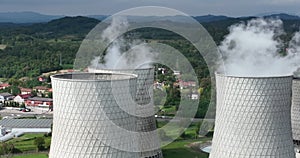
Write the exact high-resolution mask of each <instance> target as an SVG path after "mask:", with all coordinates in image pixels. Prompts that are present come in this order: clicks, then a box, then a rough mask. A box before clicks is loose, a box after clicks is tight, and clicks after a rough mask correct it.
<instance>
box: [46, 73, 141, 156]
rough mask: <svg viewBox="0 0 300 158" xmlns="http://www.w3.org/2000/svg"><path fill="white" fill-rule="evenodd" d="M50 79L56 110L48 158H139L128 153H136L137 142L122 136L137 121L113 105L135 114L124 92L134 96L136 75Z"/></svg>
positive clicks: (63, 75)
mask: <svg viewBox="0 0 300 158" xmlns="http://www.w3.org/2000/svg"><path fill="white" fill-rule="evenodd" d="M51 79H52V88H53V100H54V103H55V105H56V106H54V114H53V116H54V118H53V122H54V123H53V132H52V141H51V148H50V153H49V157H50V158H61V157H72V158H82V157H101V158H139V155H138V153H136V152H130V150H137V149H136V148H137V147H138V145H139V144H138V141H137V138H135V137H132V136H131V135H130V134H128V135H127V134H126V132H124V131H130V130H131V129H135V128H136V118H135V117H133V116H131V115H129V114H128V113H127V112H124V111H123V109H121V108H120V107H119V105H118V103H117V101H116V98H117V99H118V100H119V101H122V103H123V105H127V106H123V108H126V110H127V111H128V112H132V113H134V112H135V110H136V109H135V108H134V107H133V106H131V105H130V104H129V99H128V91H126V89H127V88H129V89H130V92H129V93H130V94H129V95H131V96H134V95H135V94H136V82H137V81H136V75H133V74H116V73H114V74H112V73H96V74H94V73H74V74H60V75H54V76H52V77H51ZM128 83H129V85H128ZM112 85H113V86H112ZM128 86H129V87H128ZM112 87H114V88H117V93H113V92H112ZM127 103H128V104H127ZM57 107H59V108H57Z"/></svg>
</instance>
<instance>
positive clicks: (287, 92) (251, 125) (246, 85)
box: [209, 74, 295, 158]
mask: <svg viewBox="0 0 300 158" xmlns="http://www.w3.org/2000/svg"><path fill="white" fill-rule="evenodd" d="M216 86H217V107H216V108H217V109H216V122H215V132H214V137H213V141H212V150H211V153H210V156H209V157H210V158H295V153H294V146H293V141H292V131H291V93H292V90H291V88H292V76H282V77H235V76H225V75H222V74H216Z"/></svg>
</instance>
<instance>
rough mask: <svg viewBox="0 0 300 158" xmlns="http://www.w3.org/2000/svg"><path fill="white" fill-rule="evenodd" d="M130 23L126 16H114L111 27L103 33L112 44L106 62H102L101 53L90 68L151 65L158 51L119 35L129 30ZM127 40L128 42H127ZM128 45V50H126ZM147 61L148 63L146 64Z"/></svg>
mask: <svg viewBox="0 0 300 158" xmlns="http://www.w3.org/2000/svg"><path fill="white" fill-rule="evenodd" d="M128 27H129V23H128V22H127V20H126V18H124V17H114V18H112V22H111V24H110V26H109V27H107V28H106V29H105V30H104V31H103V33H102V35H101V38H102V40H105V41H107V42H109V43H111V45H110V46H109V47H108V48H107V51H106V54H105V56H104V58H103V59H104V62H103V63H100V62H99V61H100V60H101V57H100V56H101V55H100V56H98V57H95V58H94V59H93V60H92V61H91V64H90V66H89V70H90V71H92V70H93V69H134V68H146V67H150V64H149V63H151V62H152V61H153V60H154V57H155V55H156V53H155V52H154V51H153V50H152V49H151V48H150V47H147V46H146V45H145V43H143V42H141V41H139V40H134V41H131V42H128V41H125V39H124V38H122V36H121V37H117V36H118V35H120V34H121V33H122V32H126V31H127V30H128ZM126 42H127V43H126ZM125 47H127V49H128V48H129V49H128V51H126V52H124V49H122V48H125ZM145 63H146V64H145Z"/></svg>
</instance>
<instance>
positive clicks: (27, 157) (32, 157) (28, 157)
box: [12, 154, 48, 158]
mask: <svg viewBox="0 0 300 158" xmlns="http://www.w3.org/2000/svg"><path fill="white" fill-rule="evenodd" d="M12 158H48V156H47V154H27V155H19V156H13V157H12Z"/></svg>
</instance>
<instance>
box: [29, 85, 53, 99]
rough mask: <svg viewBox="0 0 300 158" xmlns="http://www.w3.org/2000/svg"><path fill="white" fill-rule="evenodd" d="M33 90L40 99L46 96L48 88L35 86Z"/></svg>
mask: <svg viewBox="0 0 300 158" xmlns="http://www.w3.org/2000/svg"><path fill="white" fill-rule="evenodd" d="M33 90H34V91H36V92H37V96H39V97H42V96H43V95H45V96H47V95H48V93H49V90H50V88H48V87H45V86H36V87H34V88H33Z"/></svg>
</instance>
